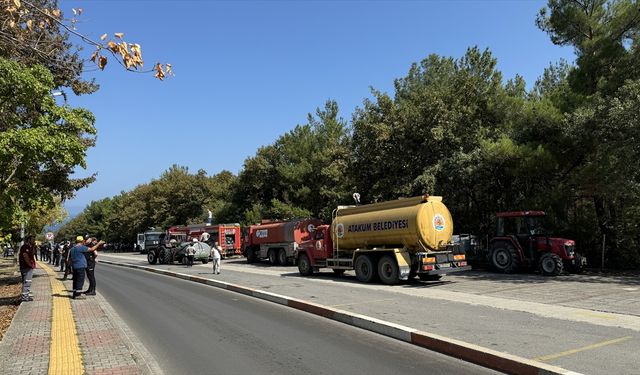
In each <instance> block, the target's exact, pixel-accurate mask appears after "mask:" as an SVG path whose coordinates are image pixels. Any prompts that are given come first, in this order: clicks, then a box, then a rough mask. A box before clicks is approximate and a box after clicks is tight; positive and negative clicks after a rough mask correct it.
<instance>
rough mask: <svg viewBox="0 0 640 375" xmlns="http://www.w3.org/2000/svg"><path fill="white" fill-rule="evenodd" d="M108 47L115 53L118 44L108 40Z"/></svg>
mask: <svg viewBox="0 0 640 375" xmlns="http://www.w3.org/2000/svg"><path fill="white" fill-rule="evenodd" d="M109 49H110V50H111V52H113V53H116V52H118V45H117V44H115V43H114V42H113V41H111V40H110V41H109Z"/></svg>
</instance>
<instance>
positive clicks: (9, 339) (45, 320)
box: [0, 267, 162, 375]
mask: <svg viewBox="0 0 640 375" xmlns="http://www.w3.org/2000/svg"><path fill="white" fill-rule="evenodd" d="M50 268H53V267H50ZM56 278H57V279H61V278H62V273H60V272H56ZM64 285H65V287H66V289H67V290H70V289H71V288H72V285H71V281H70V280H69V281H64ZM86 285H87V284H86V283H85V287H86ZM31 290H32V292H33V295H34V300H33V301H30V302H25V303H22V304H21V305H20V307H19V308H18V311H17V313H16V316H15V317H14V319H13V322H12V323H11V327H9V330H8V331H7V333H6V335H5V337H4V339H3V340H2V342H0V374H20V375H31V374H34V375H35V374H47V373H48V371H49V361H50V347H51V321H52V319H53V315H52V301H53V298H68V296H66V295H65V296H60V295H56V296H54V295H52V289H51V283H50V278H49V275H48V274H47V273H46V271H45V270H44V269H42V268H41V267H40V268H37V269H36V271H35V272H34V277H33V283H32V288H31ZM71 302H72V303H71V306H72V312H73V319H74V321H75V325H76V332H77V335H78V341H79V345H80V350H81V353H82V362H83V365H84V373H85V374H89V375H127V374H144V375H148V374H161V373H162V370H161V369H160V368H159V367H158V365H157V364H156V362H155V360H154V359H153V356H152V355H151V354H150V353H149V352H148V351H147V350H146V349H145V348H144V346H143V345H142V344H141V343H140V341H139V340H137V338H136V337H135V336H134V335H133V333H132V332H131V331H130V330H129V328H128V327H127V325H126V324H125V323H124V322H123V321H122V320H121V319H120V317H119V316H118V315H117V313H116V312H115V311H114V310H113V309H112V308H111V306H110V305H109V304H108V302H107V301H106V300H105V299H104V298H103V297H102V296H101V295H100V294H99V291H98V295H97V296H87V297H86V299H79V300H72V301H71Z"/></svg>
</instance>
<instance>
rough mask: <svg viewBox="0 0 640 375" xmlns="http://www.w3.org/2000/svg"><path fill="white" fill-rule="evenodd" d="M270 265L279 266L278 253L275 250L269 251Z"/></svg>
mask: <svg viewBox="0 0 640 375" xmlns="http://www.w3.org/2000/svg"><path fill="white" fill-rule="evenodd" d="M269 264H271V265H272V266H275V265H276V264H278V253H277V251H276V250H274V249H271V250H269Z"/></svg>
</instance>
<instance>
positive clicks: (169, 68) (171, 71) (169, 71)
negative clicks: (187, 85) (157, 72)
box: [165, 64, 174, 77]
mask: <svg viewBox="0 0 640 375" xmlns="http://www.w3.org/2000/svg"><path fill="white" fill-rule="evenodd" d="M165 66H166V67H167V69H166V71H167V74H168V75H170V76H171V77H173V76H174V75H173V70H171V64H166V65H165Z"/></svg>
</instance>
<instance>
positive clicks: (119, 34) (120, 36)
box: [113, 33, 124, 39]
mask: <svg viewBox="0 0 640 375" xmlns="http://www.w3.org/2000/svg"><path fill="white" fill-rule="evenodd" d="M113 35H115V37H116V38H118V39H122V37H123V36H124V33H115V34H113Z"/></svg>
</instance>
